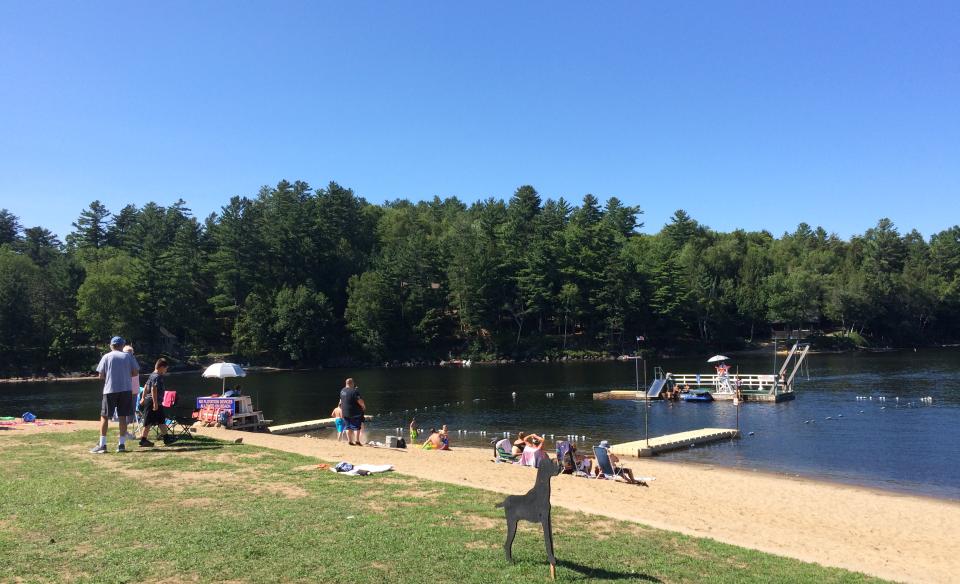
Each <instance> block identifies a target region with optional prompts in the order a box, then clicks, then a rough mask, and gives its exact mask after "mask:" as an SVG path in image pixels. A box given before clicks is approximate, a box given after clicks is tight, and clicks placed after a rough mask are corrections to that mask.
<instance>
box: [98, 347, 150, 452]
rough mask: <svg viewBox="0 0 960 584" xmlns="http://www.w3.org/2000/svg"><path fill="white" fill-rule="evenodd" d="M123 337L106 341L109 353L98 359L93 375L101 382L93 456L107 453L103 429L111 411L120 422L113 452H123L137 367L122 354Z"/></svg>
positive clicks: (131, 356) (127, 355)
mask: <svg viewBox="0 0 960 584" xmlns="http://www.w3.org/2000/svg"><path fill="white" fill-rule="evenodd" d="M125 344H126V341H124V340H123V337H113V338H112V339H110V352H109V353H107V354H106V355H104V356H103V357H101V358H100V364H99V365H97V373H99V374H100V379H102V380H103V401H102V402H101V404H100V443H99V444H98V445H97V446H96V448H93V449H91V450H90V452H91V453H93V454H104V453H105V452H106V451H107V427H108V426H109V422H110V415H111V414H112V413H113V410H114V408H116V410H117V416H119V418H120V443H119V444H118V445H117V452H126V451H127V447H126V441H127V416H132V415H133V394H131V393H130V379H131V378H132V377H133V376H135V375H140V365H139V364H138V363H137V359H136V358H135V357H134V356H133V354H132V353H124V352H123V346H124V345H125Z"/></svg>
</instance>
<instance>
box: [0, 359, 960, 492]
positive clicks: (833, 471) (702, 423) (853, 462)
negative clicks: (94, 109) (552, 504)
mask: <svg viewBox="0 0 960 584" xmlns="http://www.w3.org/2000/svg"><path fill="white" fill-rule="evenodd" d="M656 364H657V365H660V366H662V367H663V368H664V369H666V370H667V371H674V372H678V373H684V372H689V373H695V372H702V373H709V372H710V369H709V367H708V366H707V364H706V363H704V362H703V361H702V360H684V359H673V360H667V361H662V362H658V363H656ZM733 364H734V366H735V367H739V370H740V371H741V372H743V373H769V372H770V371H771V370H772V367H773V363H772V355H770V356H769V357H764V356H750V357H744V358H742V359H736V360H734V361H733ZM652 366H653V363H648V377H650V378H652V376H653V371H652ZM348 375H349V376H353V377H354V378H356V380H357V384H358V386H359V387H360V389H361V393H362V394H363V397H364V398H365V400H366V402H367V406H368V411H369V413H372V414H375V415H376V416H377V419H376V420H375V421H374V422H373V423H372V424H371V426H370V432H371V437H372V438H374V439H380V440H382V439H383V435H385V434H388V433H394V432H393V429H394V428H395V427H397V426H406V425H407V423H409V420H410V417H411V416H412V415H416V417H417V421H418V423H419V425H421V426H423V427H427V428H429V427H430V426H439V425H440V424H444V423H445V424H448V425H449V427H450V429H451V432H452V436H451V442H452V445H453V446H454V447H455V446H456V445H457V444H458V443H460V444H469V445H475V446H480V445H483V446H486V445H487V444H489V440H490V439H491V438H494V437H496V436H497V435H498V434H502V432H505V431H509V432H511V433H515V432H516V431H518V430H524V431H527V432H536V433H539V434H548V435H549V434H553V435H555V436H556V437H557V438H559V437H560V436H565V435H567V434H576V435H579V436H585V437H586V438H585V439H584V440H585V442H586V444H588V445H592V444H596V443H597V442H598V441H599V440H601V439H608V440H610V441H612V442H614V443H616V442H621V441H628V440H637V439H640V438H643V436H644V403H643V402H635V401H594V400H593V399H592V393H593V392H596V391H605V390H608V389H612V388H633V387H634V366H633V363H630V362H627V363H623V362H602V363H569V364H530V365H507V366H474V367H472V368H469V369H444V368H416V369H415V368H410V369H406V368H404V369H363V370H337V369H331V370H324V371H316V372H277V373H252V374H250V375H249V376H248V377H246V378H244V379H243V380H242V381H241V382H242V385H243V390H244V392H245V393H247V394H249V395H253V396H255V401H256V402H257V403H259V404H260V406H261V407H262V409H263V410H264V412H265V414H266V416H267V417H268V418H271V419H273V420H275V422H276V423H284V422H292V421H299V420H307V419H314V418H320V417H327V416H329V414H330V410H331V409H332V408H333V407H334V406H335V405H336V403H337V400H338V392H339V389H340V387H342V385H343V379H344V378H345V377H346V376H348ZM642 375H643V374H642V371H641V380H642ZM641 383H642V381H641ZM167 385H168V388H169V389H176V390H177V391H178V392H179V393H180V396H181V400H182V401H181V403H190V402H192V398H193V397H195V396H198V395H208V394H210V393H212V392H214V391H218V390H219V387H220V385H219V381H218V380H207V379H202V378H201V377H200V375H199V374H185V375H173V376H171V377H170V378H169V379H168V384H167ZM100 388H101V385H100V383H99V382H97V381H89V382H88V381H83V382H61V383H31V384H5V385H0V415H19V414H21V413H23V412H24V411H28V410H29V411H32V412H34V413H35V414H37V415H38V416H40V417H49V418H54V417H60V418H73V419H93V418H95V417H96V416H97V412H98V411H99V403H100V396H99V392H100ZM796 391H797V399H796V400H795V401H791V402H785V403H780V404H772V403H746V404H743V405H742V406H741V407H740V412H739V423H740V428H741V430H742V431H743V433H744V436H743V438H742V439H740V440H736V441H729V442H723V443H717V444H713V445H707V446H701V447H696V448H691V449H685V450H683V451H679V452H674V453H669V454H664V455H661V457H660V458H661V459H662V460H678V461H691V462H697V463H706V464H716V465H722V466H732V467H738V468H743V469H755V470H761V471H771V472H776V473H785V474H790V475H800V476H810V477H814V478H822V479H828V480H834V481H841V482H849V483H855V484H862V485H868V486H874V487H880V488H887V489H893V490H898V491H906V492H912V493H918V494H926V495H933V496H938V497H947V498H953V499H960V351H957V350H949V349H941V350H925V351H919V352H913V351H905V352H895V353H882V354H848V355H813V356H811V357H810V358H809V380H808V379H807V378H806V376H805V375H804V376H803V378H802V379H799V381H798V382H797V384H796ZM513 392H516V394H517V396H516V399H514V398H512V397H511V393H513ZM547 393H553V394H554V397H553V398H548V397H547V396H546V394H547ZM571 393H573V394H575V395H573V396H570V395H569V394H571ZM858 395H861V396H872V397H873V398H874V399H873V400H857V399H856V396H858ZM881 396H885V397H886V398H887V399H886V401H880V400H879V399H878V398H879V397H881ZM926 396H930V397H932V398H933V402H932V403H930V404H927V403H925V402H921V400H920V398H921V397H926ZM897 397H899V398H900V399H899V401H897V400H896V399H895V398H897ZM415 408H416V410H417V412H416V413H414V409H415ZM405 410H406V412H405ZM647 414H648V416H647V417H648V424H649V426H648V427H649V433H650V436H658V435H661V434H667V433H672V432H680V431H683V430H689V429H695V428H703V427H731V428H732V427H735V426H736V423H737V410H736V408H735V406H734V405H733V404H732V403H729V402H714V403H705V404H704V403H682V402H681V403H665V402H652V403H651V404H650V405H649V409H648V411H647ZM827 417H831V418H832V419H830V420H828V419H827ZM458 430H459V431H461V434H458V432H457V431H458ZM462 432H469V433H468V434H463V433H462ZM481 432H485V434H481ZM750 432H753V435H747V434H748V433H750ZM550 446H551V447H552V442H551V443H550Z"/></svg>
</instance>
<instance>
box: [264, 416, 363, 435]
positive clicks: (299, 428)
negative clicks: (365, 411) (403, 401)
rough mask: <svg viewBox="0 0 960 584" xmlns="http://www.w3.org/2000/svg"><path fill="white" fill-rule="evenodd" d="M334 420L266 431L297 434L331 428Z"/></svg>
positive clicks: (296, 424)
mask: <svg viewBox="0 0 960 584" xmlns="http://www.w3.org/2000/svg"><path fill="white" fill-rule="evenodd" d="M363 419H364V420H365V421H367V422H369V421H370V420H372V419H373V416H364V417H363ZM334 420H336V418H322V419H320V420H305V421H303V422H294V423H292V424H280V425H278V426H270V427H269V428H268V430H270V433H271V434H299V433H300V432H309V431H311V430H318V429H320V428H332V427H334V426H335V425H336V424H335V422H334Z"/></svg>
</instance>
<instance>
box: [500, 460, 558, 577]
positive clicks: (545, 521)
mask: <svg viewBox="0 0 960 584" xmlns="http://www.w3.org/2000/svg"><path fill="white" fill-rule="evenodd" d="M561 468H562V467H561V466H559V465H558V464H556V463H554V462H553V461H551V460H549V459H547V460H543V461H541V462H540V466H538V467H537V481H536V482H535V483H534V485H533V488H532V489H530V490H529V491H527V493H526V494H525V495H509V496H508V497H507V498H506V499H504V500H503V502H502V503H497V507H498V508H502V509H503V510H504V512H505V513H506V516H507V540H506V542H504V544H503V550H504V552H506V555H507V561H508V562H513V538H514V537H515V536H516V535H517V522H519V521H520V520H521V519H522V520H524V521H530V522H532V523H539V524H540V525H542V526H543V541H544V545H545V546H546V548H547V560H548V561H549V562H550V578H551V579H556V566H557V558H556V557H555V556H554V555H553V531H552V529H551V527H550V479H552V478H553V477H554V476H556V475H557V474H559V473H560V469H561Z"/></svg>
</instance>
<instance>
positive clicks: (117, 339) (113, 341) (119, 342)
mask: <svg viewBox="0 0 960 584" xmlns="http://www.w3.org/2000/svg"><path fill="white" fill-rule="evenodd" d="M110 344H111V345H126V344H127V342H126V341H125V340H123V337H121V336H116V337H113V338H112V339H110Z"/></svg>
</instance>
